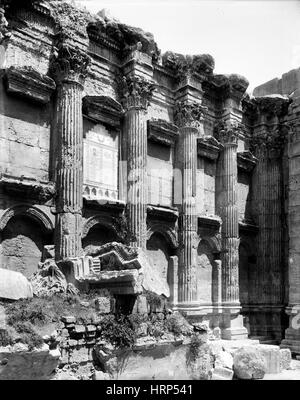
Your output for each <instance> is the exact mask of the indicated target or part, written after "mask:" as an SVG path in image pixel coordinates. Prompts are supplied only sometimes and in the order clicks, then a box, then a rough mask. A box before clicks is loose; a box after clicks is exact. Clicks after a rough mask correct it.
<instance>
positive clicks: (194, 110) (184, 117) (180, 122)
mask: <svg viewBox="0 0 300 400" xmlns="http://www.w3.org/2000/svg"><path fill="white" fill-rule="evenodd" d="M204 110H205V108H204V107H203V106H202V105H201V104H199V103H196V102H191V103H187V102H184V101H179V102H177V103H176V104H175V108H174V121H175V124H176V125H177V126H178V127H179V128H185V127H187V128H200V126H201V124H202V122H203V113H204Z"/></svg>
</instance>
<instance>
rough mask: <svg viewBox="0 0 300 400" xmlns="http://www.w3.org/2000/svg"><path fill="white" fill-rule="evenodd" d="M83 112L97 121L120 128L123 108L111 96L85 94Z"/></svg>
mask: <svg viewBox="0 0 300 400" xmlns="http://www.w3.org/2000/svg"><path fill="white" fill-rule="evenodd" d="M82 109H83V114H84V115H85V116H86V117H88V118H90V119H92V120H94V121H97V122H102V123H104V124H107V125H109V126H110V127H113V128H120V126H121V118H122V116H123V108H122V106H121V104H120V103H118V102H117V101H116V100H114V99H113V98H112V97H109V96H85V97H84V98H83V100H82Z"/></svg>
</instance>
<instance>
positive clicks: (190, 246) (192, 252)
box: [179, 127, 198, 303]
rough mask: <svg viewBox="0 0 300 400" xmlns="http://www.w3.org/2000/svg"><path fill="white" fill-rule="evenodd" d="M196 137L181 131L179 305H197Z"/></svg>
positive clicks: (185, 129) (193, 132) (186, 129)
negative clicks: (195, 303)
mask: <svg viewBox="0 0 300 400" xmlns="http://www.w3.org/2000/svg"><path fill="white" fill-rule="evenodd" d="M197 135H198V131H197V129H196V128H194V127H183V128H181V129H180V138H181V139H180V144H181V145H180V149H181V151H182V178H183V179H182V215H181V221H182V227H181V253H180V266H181V268H180V270H179V302H181V303H192V302H195V301H197V294H198V290H197V279H196V267H197V247H196V240H197V214H196V168H197Z"/></svg>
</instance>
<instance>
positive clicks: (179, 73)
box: [162, 51, 215, 82]
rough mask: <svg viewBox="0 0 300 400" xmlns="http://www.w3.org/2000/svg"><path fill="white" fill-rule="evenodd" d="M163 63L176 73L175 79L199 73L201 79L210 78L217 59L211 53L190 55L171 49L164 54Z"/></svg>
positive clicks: (180, 79)
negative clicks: (174, 51)
mask: <svg viewBox="0 0 300 400" xmlns="http://www.w3.org/2000/svg"><path fill="white" fill-rule="evenodd" d="M162 64H163V66H164V67H165V68H166V69H167V70H169V71H171V72H172V73H173V74H174V76H175V79H176V80H177V81H179V82H180V81H182V80H183V79H185V78H186V77H187V76H192V75H197V76H198V77H199V78H200V79H201V80H205V79H208V77H210V76H211V75H212V73H213V70H214V67H215V61H214V59H213V57H212V56H211V55H210V54H198V55H194V56H190V55H182V54H178V53H173V52H171V51H167V52H166V53H165V54H163V56H162Z"/></svg>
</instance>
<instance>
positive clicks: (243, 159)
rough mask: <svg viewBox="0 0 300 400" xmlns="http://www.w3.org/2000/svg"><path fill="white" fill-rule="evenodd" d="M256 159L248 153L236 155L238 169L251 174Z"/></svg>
mask: <svg viewBox="0 0 300 400" xmlns="http://www.w3.org/2000/svg"><path fill="white" fill-rule="evenodd" d="M256 162H257V158H256V157H254V155H253V154H252V153H251V152H250V151H243V152H240V153H237V163H238V168H240V169H241V170H243V171H247V172H251V171H252V170H253V168H254V167H255V165H256Z"/></svg>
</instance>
